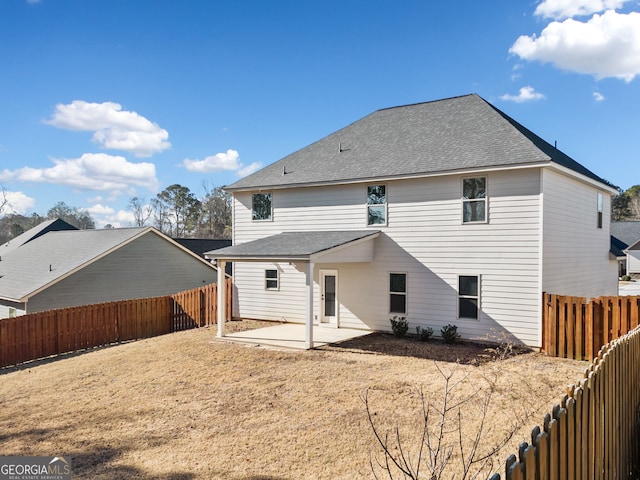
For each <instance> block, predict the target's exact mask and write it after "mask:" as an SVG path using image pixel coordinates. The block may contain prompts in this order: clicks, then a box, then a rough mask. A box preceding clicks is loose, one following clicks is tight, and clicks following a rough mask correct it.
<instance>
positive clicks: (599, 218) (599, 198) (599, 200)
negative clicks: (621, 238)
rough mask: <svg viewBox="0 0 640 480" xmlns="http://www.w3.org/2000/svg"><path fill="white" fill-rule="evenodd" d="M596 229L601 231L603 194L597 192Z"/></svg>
mask: <svg viewBox="0 0 640 480" xmlns="http://www.w3.org/2000/svg"><path fill="white" fill-rule="evenodd" d="M596 211H597V213H596V227H597V228H598V229H602V225H603V224H604V194H603V193H602V192H598V194H597V195H596Z"/></svg>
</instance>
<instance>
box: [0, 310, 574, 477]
mask: <svg viewBox="0 0 640 480" xmlns="http://www.w3.org/2000/svg"><path fill="white" fill-rule="evenodd" d="M255 325H256V323H255V322H247V321H244V322H233V323H232V328H234V329H239V328H250V327H253V326H255ZM214 335H215V331H214V330H213V329H198V330H191V331H186V332H179V333H174V334H171V335H165V336H162V337H156V338H152V339H147V340H142V341H137V342H131V343H127V344H122V345H116V346H112V347H108V348H102V349H95V350H91V351H88V352H83V353H80V354H75V355H68V356H63V357H59V358H57V359H48V360H46V361H40V362H33V363H31V364H28V365H23V366H21V367H19V368H9V369H4V370H0V412H1V413H0V455H46V456H49V455H63V456H68V457H70V458H71V460H72V463H73V473H74V478H77V479H109V480H111V479H129V478H136V479H161V480H162V479H164V480H179V479H184V480H187V479H229V480H250V479H253V480H276V479H277V480H281V479H282V480H284V479H352V478H353V479H358V478H373V475H372V472H371V466H370V457H371V456H372V455H373V458H374V459H375V458H378V459H382V456H381V453H380V452H381V451H380V449H379V447H378V445H377V444H376V440H375V437H374V435H373V431H372V429H371V426H370V425H369V423H368V420H367V412H366V408H365V404H364V402H363V397H364V396H365V394H366V395H367V396H368V399H369V405H370V410H371V417H372V419H373V420H374V422H375V423H376V425H377V426H378V427H379V430H380V432H383V433H384V432H386V431H389V430H390V429H392V428H395V426H396V425H397V426H398V427H399V431H400V434H401V439H402V440H401V441H402V443H403V447H405V448H406V449H407V450H408V451H412V452H413V450H412V449H413V447H415V446H417V444H418V443H419V442H417V440H416V439H417V438H419V437H418V435H419V433H420V428H421V425H422V420H421V418H422V417H421V404H420V394H419V392H422V393H423V395H424V396H425V398H426V399H427V400H428V401H432V402H434V404H437V403H438V402H439V399H440V398H441V397H442V391H443V387H444V378H443V376H442V374H440V373H439V371H438V367H439V368H440V369H441V370H442V371H443V372H444V373H445V374H446V373H448V372H453V379H454V380H455V381H457V382H459V383H458V384H457V386H456V388H455V389H454V391H453V397H455V398H458V399H459V398H461V397H462V396H464V395H466V394H467V393H469V392H474V391H476V390H477V389H478V388H482V389H483V392H484V391H489V390H490V391H491V392H492V393H493V395H492V398H491V400H492V401H491V406H490V409H489V411H488V413H487V417H486V419H487V421H486V423H485V425H486V426H485V436H484V438H483V440H482V445H483V448H484V449H488V448H489V447H490V446H491V445H493V444H494V443H497V442H498V441H499V440H500V439H501V438H503V437H504V435H505V433H506V432H507V431H508V430H509V429H510V426H511V425H513V423H514V422H518V423H519V424H520V425H521V426H520V428H519V430H518V431H517V432H516V434H515V436H514V437H513V438H512V440H511V441H510V442H509V444H508V445H507V447H506V448H505V449H504V450H502V451H501V452H500V453H499V454H498V455H497V457H496V464H497V466H498V467H497V468H499V469H502V464H503V462H504V460H505V459H506V457H507V456H508V455H509V454H511V453H514V452H515V451H517V446H518V444H520V443H521V442H522V441H527V440H529V438H530V432H531V429H532V428H533V427H534V426H535V425H536V424H538V423H539V422H540V421H541V420H542V418H543V416H544V414H545V413H547V412H548V411H550V409H551V407H552V406H553V404H554V403H557V402H558V401H559V400H560V398H561V396H562V394H563V393H564V389H565V387H566V386H567V385H569V384H571V383H575V382H576V381H577V380H578V379H579V378H581V375H582V372H583V371H584V369H585V368H586V366H587V364H586V363H585V362H577V361H570V360H563V359H554V358H547V357H545V356H542V355H540V354H537V353H523V354H519V355H515V356H512V357H510V358H507V359H501V360H493V352H491V351H490V350H488V349H487V348H485V347H480V346H476V345H456V346H450V345H445V344H443V343H440V342H437V341H432V342H429V343H420V342H416V341H413V340H407V339H396V338H394V337H392V336H390V335H383V334H374V335H372V336H367V337H363V338H362V339H359V340H354V341H352V342H348V343H346V344H342V345H341V346H331V347H326V348H323V349H320V350H313V351H307V352H299V351H295V352H294V351H278V350H269V349H264V348H257V347H250V346H242V345H237V344H230V343H223V342H217V341H215V340H214ZM480 398H482V396H481V395H478V396H475V397H474V398H472V399H471V400H470V401H469V402H467V403H465V404H464V405H463V406H462V409H461V411H462V415H463V426H464V428H463V432H464V434H465V435H471V434H473V433H474V431H475V429H476V428H477V426H478V421H479V419H480V418H481V415H480V414H479V413H478V412H479V410H477V403H478V402H477V400H479V399H480ZM447 428H448V429H450V428H451V426H448V427H447ZM448 431H449V434H447V435H449V436H448V437H447V439H446V445H449V444H450V443H451V442H452V441H453V440H452V438H453V437H452V436H451V435H450V434H451V433H452V432H450V430H448ZM453 433H455V432H453ZM455 436H456V437H457V435H455ZM458 462H459V458H458V456H457V454H455V453H454V457H452V459H451V467H454V470H450V471H449V473H451V472H455V471H456V470H455V468H457V465H458ZM443 478H448V477H447V476H446V475H445V476H443Z"/></svg>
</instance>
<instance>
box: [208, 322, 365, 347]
mask: <svg viewBox="0 0 640 480" xmlns="http://www.w3.org/2000/svg"><path fill="white" fill-rule="evenodd" d="M370 333H372V332H371V331H370V330H355V329H352V328H332V327H324V326H314V328H313V346H314V348H316V347H321V346H324V345H328V344H331V343H338V342H344V341H345V340H351V339H352V338H357V337H363V336H365V335H369V334H370ZM216 340H217V341H223V342H224V341H227V342H236V343H246V344H251V345H255V346H264V347H271V348H288V349H295V350H306V349H307V348H306V345H305V325H303V324H298V323H284V324H279V325H274V326H273V327H264V328H258V329H255V330H246V331H244V332H236V333H228V334H226V335H225V336H224V337H222V338H216Z"/></svg>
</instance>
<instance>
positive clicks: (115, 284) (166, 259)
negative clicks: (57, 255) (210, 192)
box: [27, 232, 217, 313]
mask: <svg viewBox="0 0 640 480" xmlns="http://www.w3.org/2000/svg"><path fill="white" fill-rule="evenodd" d="M216 273H217V272H216V270H215V269H213V268H211V267H209V266H208V265H206V264H205V263H203V262H201V261H199V260H198V259H196V258H194V257H193V256H191V255H189V254H188V253H186V252H184V251H183V250H182V249H180V248H179V247H176V246H175V245H173V244H171V243H170V242H168V241H166V240H165V239H163V238H161V237H160V236H158V235H156V234H155V233H153V232H150V233H147V234H146V235H143V236H141V237H139V238H137V239H135V240H134V241H132V242H130V243H128V244H126V245H124V246H122V247H120V248H118V249H117V250H115V251H113V252H112V253H110V254H109V255H106V256H105V257H103V258H101V259H100V260H98V261H96V262H94V263H92V264H90V265H88V266H86V267H84V268H82V269H81V270H79V271H78V272H76V273H74V274H72V275H70V276H68V277H67V278H65V279H63V280H61V281H59V282H58V283H56V284H54V285H52V286H50V287H49V288H47V289H46V290H44V291H43V292H41V293H39V294H37V295H35V296H33V297H32V298H31V299H30V300H29V302H28V304H27V312H28V313H33V312H38V311H42V310H49V309H53V308H63V307H68V306H75V305H86V304H92V303H102V302H111V301H115V300H125V299H132V298H145V297H155V296H161V295H168V294H171V293H176V292H179V291H181V290H187V289H190V288H195V287H199V286H202V285H205V284H209V283H212V282H215V281H216Z"/></svg>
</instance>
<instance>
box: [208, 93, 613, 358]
mask: <svg viewBox="0 0 640 480" xmlns="http://www.w3.org/2000/svg"><path fill="white" fill-rule="evenodd" d="M226 190H227V191H228V192H231V193H232V194H233V246H231V247H227V248H223V249H221V250H216V251H215V252H210V254H208V258H211V259H215V260H216V261H217V262H218V263H219V264H220V263H222V264H224V263H225V262H228V261H233V262H234V283H235V287H236V291H237V299H236V303H235V306H234V312H233V315H234V317H242V318H254V319H266V320H276V321H286V322H299V323H306V325H307V328H306V331H307V333H306V342H307V346H308V347H311V346H312V345H313V329H314V325H316V326H317V325H321V326H324V325H327V326H334V327H351V328H360V329H371V330H390V323H389V319H390V318H391V317H393V316H406V317H407V318H408V320H409V322H410V325H411V328H412V330H413V331H415V330H414V328H415V327H416V326H421V327H431V328H433V329H434V331H435V332H436V334H437V333H438V332H439V331H440V328H441V327H443V326H445V325H447V324H454V325H456V326H457V327H458V332H459V333H460V334H461V335H462V337H463V338H469V339H480V338H483V337H485V336H486V335H487V334H488V333H490V332H492V331H495V332H508V333H509V334H510V335H512V336H513V337H514V338H515V339H517V340H518V341H520V342H522V343H524V344H526V345H529V346H533V347H539V346H540V345H541V337H542V331H541V308H542V305H541V304H542V293H543V292H549V293H557V294H565V295H579V296H587V297H589V296H598V295H615V294H616V293H617V266H616V260H615V258H614V257H613V256H611V255H610V252H609V250H610V231H609V225H610V202H611V196H612V195H614V194H615V193H616V190H615V189H614V188H612V186H611V185H610V184H608V182H606V181H605V180H603V179H602V178H600V177H599V176H598V175H596V174H594V173H592V172H591V171H589V170H588V169H586V168H585V167H583V166H582V165H580V164H579V163H577V162H576V161H574V160H573V159H571V158H570V157H568V156H567V155H565V154H564V153H562V152H561V151H560V150H558V149H556V148H555V147H554V146H553V145H550V144H549V143H547V142H545V141H544V140H542V139H541V138H540V137H538V136H537V135H535V134H534V133H533V132H531V131H529V130H528V129H526V128H525V127H523V126H522V125H520V124H519V123H518V122H516V121H515V120H513V119H512V118H510V117H509V116H507V115H506V114H504V113H503V112H501V111H500V110H498V109H497V108H495V107H494V106H492V105H491V104H489V103H488V102H487V101H485V100H483V99H482V98H480V97H479V96H477V95H467V96H461V97H456V98H450V99H446V100H440V101H434V102H427V103H419V104H414V105H407V106H401V107H394V108H387V109H382V110H378V111H376V112H374V113H372V114H370V115H368V116H366V117H364V118H363V119H361V120H359V121H356V122H355V123H352V124H351V125H348V126H347V127H345V128H343V129H341V130H338V131H337V132H335V133H332V134H330V135H328V136H326V137H324V138H323V139H321V140H319V141H317V142H315V143H313V144H311V145H309V146H307V147H305V148H303V149H301V150H299V151H297V152H295V153H292V154H291V155H289V156H287V157H285V158H283V159H281V160H279V161H277V162H275V163H273V164H271V165H269V166H267V167H265V168H263V169H262V170H260V171H258V172H256V173H254V174H252V175H249V176H247V177H245V178H242V179H240V180H239V181H237V182H235V183H234V184H232V185H229V186H228V187H226ZM223 290H224V289H221V293H220V295H222V294H223ZM223 327H224V325H223V324H222V323H221V325H219V332H218V334H219V335H224V328H223Z"/></svg>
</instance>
